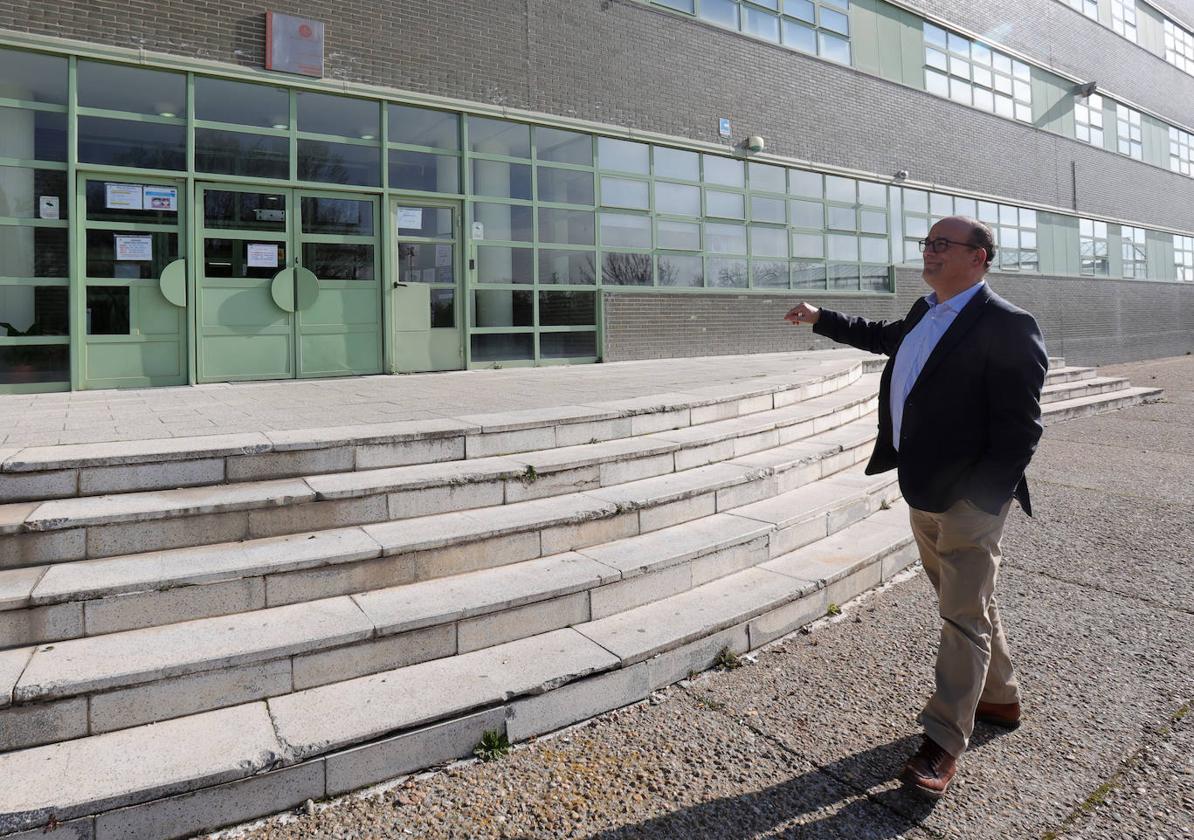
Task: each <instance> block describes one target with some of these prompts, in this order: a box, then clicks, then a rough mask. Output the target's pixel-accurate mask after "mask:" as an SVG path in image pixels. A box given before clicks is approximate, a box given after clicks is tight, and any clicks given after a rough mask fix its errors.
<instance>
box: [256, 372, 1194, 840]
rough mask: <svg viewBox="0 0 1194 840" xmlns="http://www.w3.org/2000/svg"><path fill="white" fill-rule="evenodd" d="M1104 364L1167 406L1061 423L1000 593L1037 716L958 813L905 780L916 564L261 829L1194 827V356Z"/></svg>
mask: <svg viewBox="0 0 1194 840" xmlns="http://www.w3.org/2000/svg"><path fill="white" fill-rule="evenodd" d="M1104 372H1105V373H1108V374H1118V375H1125V376H1129V377H1130V378H1131V379H1132V381H1133V382H1134V383H1135V384H1138V385H1148V384H1155V385H1159V386H1161V387H1164V388H1165V389H1166V401H1165V402H1162V403H1158V404H1152V405H1142V406H1137V407H1135V408H1131V409H1126V410H1123V411H1120V412H1117V413H1114V414H1110V415H1102V416H1098V417H1092V418H1088V419H1083V420H1075V421H1071V422H1068V423H1062V424H1059V425H1055V426H1051V427H1049V429H1048V430H1047V432H1046V436H1045V439H1044V441H1043V442H1042V446H1041V450H1040V453H1039V455H1038V456H1037V458H1036V460H1035V461H1034V463H1033V466H1032V469H1031V474H1030V480H1031V481H1032V482H1033V489H1034V502H1035V506H1036V507H1037V509H1038V515H1037V517H1036V518H1035V519H1033V520H1029V519H1028V518H1026V517H1025V516H1023V515H1022V514H1019V513H1018V512H1017V513H1015V514H1014V515H1013V516H1012V517H1010V519H1009V525H1008V531H1007V535H1006V538H1005V542H1004V547H1005V565H1004V570H1003V574H1002V576H1001V580H1000V585H999V593H1000V598H1001V602H1002V612H1003V615H1004V620H1005V624H1006V626H1007V628H1008V635H1009V638H1010V641H1011V644H1012V647H1013V651H1014V655H1015V657H1016V661H1017V663H1018V667H1019V672H1020V678H1021V683H1022V685H1023V688H1024V691H1025V695H1026V703H1027V706H1026V713H1027V719H1026V722H1025V725H1024V726H1022V727H1021V728H1020V729H1019V730H1018V731H1016V732H1013V733H1008V734H1004V733H1001V732H1000V731H998V730H994V729H990V728H987V727H981V726H980V728H979V730H978V731H977V733H976V737H975V739H974V744H973V748H972V750H971V751H970V752H968V753H967V755H966V756H965V757H964V758H963V760H962V762H961V772H960V775H959V777H958V781H957V782H956V784H955V789H954V790H952V791H951V793H950V794H949V796H948V797H947V798H946V799H945V800H943V801H942V802H940V803H939V804H937V806H936V807H932V806H930V805H929V804H927V803H924V802H923V801H921V800H918V799H914V798H911V797H909V796H908V795H907V794H905V793H904V792H903V791H902V790H900V789H899V786H898V784H897V783H896V782H895V781H894V777H895V775H896V773H897V772H898V770H899V767H900V766H901V764H902V762H903V761H904V759H905V758H906V757H907V755H908V754H909V753H910V752H911V751H912V750H913V749H914V747H915V745H916V743H917V741H918V730H917V727H916V725H915V723H914V720H913V719H914V717H915V714H916V711H917V710H918V708H919V706H920V705H921V704H922V703H923V701H924V698H925V695H926V692H927V691H928V690H929V688H930V686H931V683H932V670H931V668H932V658H933V655H934V650H935V646H936V637H937V628H938V624H939V619H938V618H937V616H936V613H935V608H934V603H933V599H932V595H931V591H930V589H929V586H928V584H927V582H926V580H925V578H924V576H923V574H919V573H916V572H911V573H909V574H907V575H906V576H905V578H904V579H903V580H902V582H897V583H895V584H894V585H892V586H889V587H888V588H887V589H886V590H884V591H881V592H878V593H873V594H871V595H869V596H866V597H864V598H863V599H861V600H860V601H858V602H856V603H855V604H853V605H850V606H848V607H847V609H846V611H845V612H844V613H843V614H842V615H841V616H839V617H837V618H834V619H827V620H823V621H822V622H821V623H820V624H818V625H817V626H815V627H814V628H813V630H812V632H811V633H808V634H796V635H793V636H792V637H789V638H788V639H787V640H786V641H783V642H782V643H779V644H776V645H774V646H772V647H770V648H767V649H765V650H763V651H761V652H760V653H759V654H758V656H757V661H755V662H754V663H751V664H748V665H747V666H746V667H743V668H740V669H738V670H734V671H729V672H724V673H710V674H705V675H702V676H701V677H699V678H698V679H696V680H694V681H692V682H691V683H688V684H682V685H680V686H674V687H672V688H671V689H669V690H667V691H666V692H662V693H660V694H659V695H657V696H656V697H655V698H654V701H653V702H652V703H644V704H640V705H638V706H635V707H631V708H628V709H624V710H621V711H618V712H613V713H610V714H608V715H604V716H602V717H601V718H599V719H597V720H595V721H593V722H590V723H588V724H583V725H581V726H580V727H578V728H575V729H573V730H571V731H568V732H565V733H563V734H560V735H556V736H554V737H549V738H544V739H541V740H540V741H538V742H535V743H531V744H529V745H526V746H522V747H518V748H516V749H515V750H514V751H513V753H511V755H509V756H507V757H506V758H503V759H501V760H499V761H495V762H492V763H489V764H478V763H471V764H463V765H458V766H456V767H454V768H451V769H449V770H447V771H446V772H440V773H434V774H427V775H424V776H422V777H420V778H417V779H412V780H407V781H405V782H402V783H398V784H397V785H395V786H391V787H390V788H389V789H384V790H379V791H375V792H374V794H373V795H372V796H356V797H350V798H346V799H343V800H340V801H337V802H335V803H332V804H330V805H319V806H317V807H316V808H315V809H314V813H313V814H312V815H305V814H303V815H291V816H287V817H285V818H282V819H277V818H275V819H273V820H270V821H267V822H266V823H264V824H261V825H258V826H257V827H255V828H253V829H252V830H251V831H250V832H249V836H251V837H252V838H262V839H264V838H300V837H302V838H312V837H319V838H325V837H326V838H333V837H334V838H400V837H419V838H487V837H508V838H554V837H585V838H599V840H622V838H673V837H674V838H683V840H694V838H718V839H719V840H735V839H736V838H748V837H792V838H795V837H809V838H827V837H842V838H895V837H907V838H944V837H948V838H955V837H956V838H967V840H971V839H972V838H992V840H996V839H998V840H1004V838H1012V837H1014V838H1022V837H1037V838H1054V837H1058V838H1062V837H1063V838H1073V839H1074V840H1076V839H1077V838H1087V840H1092V839H1093V838H1106V840H1112V838H1115V840H1119V839H1120V838H1124V837H1148V838H1159V837H1165V838H1170V840H1173V839H1174V838H1181V837H1189V836H1191V835H1192V832H1194V829H1192V826H1194V713H1190V712H1191V703H1192V701H1194V657H1192V656H1191V639H1194V575H1192V574H1191V573H1190V560H1191V556H1192V554H1194V482H1192V481H1191V480H1190V476H1191V475H1194V359H1191V358H1179V359H1172V360H1161V361H1157V362H1149V363H1141V364H1135V365H1126V366H1120V367H1117V368H1110V369H1106V370H1105V371H1104ZM240 833H241V834H244V833H245V832H244V831H241V832H240Z"/></svg>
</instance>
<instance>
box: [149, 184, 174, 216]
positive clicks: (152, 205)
mask: <svg viewBox="0 0 1194 840" xmlns="http://www.w3.org/2000/svg"><path fill="white" fill-rule="evenodd" d="M142 192H143V195H144V198H143V204H142V206H143V208H144V209H146V210H167V211H170V212H174V213H177V212H178V187H150V186H146V187H144V189H143V190H142Z"/></svg>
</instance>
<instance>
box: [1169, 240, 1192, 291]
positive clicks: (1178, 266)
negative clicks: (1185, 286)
mask: <svg viewBox="0 0 1194 840" xmlns="http://www.w3.org/2000/svg"><path fill="white" fill-rule="evenodd" d="M1173 267H1174V269H1175V272H1174V275H1175V277H1176V278H1177V281H1178V282H1179V283H1194V236H1182V235H1180V234H1175V235H1174V237H1173Z"/></svg>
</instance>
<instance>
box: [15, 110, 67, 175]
mask: <svg viewBox="0 0 1194 840" xmlns="http://www.w3.org/2000/svg"><path fill="white" fill-rule="evenodd" d="M0 126H4V130H3V131H0V157H9V158H19V159H21V160H52V161H59V162H63V163H64V162H65V161H66V114H55V113H52V112H50V111H25V110H22V109H20V108H0Z"/></svg>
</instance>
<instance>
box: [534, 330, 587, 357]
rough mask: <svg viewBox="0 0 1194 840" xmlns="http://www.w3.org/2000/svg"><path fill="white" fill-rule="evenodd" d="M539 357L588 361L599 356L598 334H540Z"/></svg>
mask: <svg viewBox="0 0 1194 840" xmlns="http://www.w3.org/2000/svg"><path fill="white" fill-rule="evenodd" d="M539 355H540V356H541V357H542V358H544V359H568V358H572V359H588V358H595V357H596V356H597V333H595V332H562V333H540V334H539Z"/></svg>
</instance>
